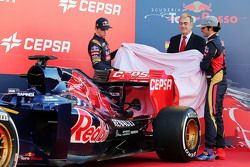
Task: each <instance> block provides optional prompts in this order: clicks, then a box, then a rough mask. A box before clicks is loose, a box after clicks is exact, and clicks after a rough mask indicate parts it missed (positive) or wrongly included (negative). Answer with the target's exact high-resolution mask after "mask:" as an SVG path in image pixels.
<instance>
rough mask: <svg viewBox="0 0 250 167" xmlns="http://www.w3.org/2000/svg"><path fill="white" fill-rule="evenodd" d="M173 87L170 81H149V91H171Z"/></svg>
mask: <svg viewBox="0 0 250 167" xmlns="http://www.w3.org/2000/svg"><path fill="white" fill-rule="evenodd" d="M172 85H173V80H172V79H166V78H162V79H151V80H150V90H171V89H172Z"/></svg>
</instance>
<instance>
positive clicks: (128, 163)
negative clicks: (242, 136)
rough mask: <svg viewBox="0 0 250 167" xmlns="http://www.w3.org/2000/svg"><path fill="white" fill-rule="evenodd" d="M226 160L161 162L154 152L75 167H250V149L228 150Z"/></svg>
mask: <svg viewBox="0 0 250 167" xmlns="http://www.w3.org/2000/svg"><path fill="white" fill-rule="evenodd" d="M226 153H227V157H226V160H214V161H209V162H200V161H191V162H189V163H170V162H162V161H160V160H159V159H158V157H157V155H156V154H155V153H154V152H150V153H141V154H137V155H134V156H131V157H125V158H119V159H113V160H108V161H102V162H94V163H89V164H87V165H77V167H86V166H89V167H90V166H91V167H166V166H167V167H184V166H185V167H195V166H197V167H236V166H237V167H250V149H245V148H230V149H229V148H228V149H226Z"/></svg>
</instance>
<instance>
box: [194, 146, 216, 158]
mask: <svg viewBox="0 0 250 167" xmlns="http://www.w3.org/2000/svg"><path fill="white" fill-rule="evenodd" d="M195 159H196V160H197V161H213V160H215V154H214V151H213V149H211V148H206V149H205V151H204V152H203V153H201V154H200V155H198V156H197V157H195Z"/></svg>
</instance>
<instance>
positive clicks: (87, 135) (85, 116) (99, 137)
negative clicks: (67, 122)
mask: <svg viewBox="0 0 250 167" xmlns="http://www.w3.org/2000/svg"><path fill="white" fill-rule="evenodd" d="M75 109H76V110H77V112H78V115H79V117H78V120H77V122H76V124H75V125H74V126H73V127H72V128H71V139H70V142H71V143H88V142H89V143H100V142H104V141H105V140H106V139H107V137H108V135H109V128H108V126H107V125H106V124H105V122H104V121H103V120H101V119H100V118H98V119H96V120H97V122H95V123H96V124H98V123H99V126H96V125H94V124H93V118H92V116H91V115H90V114H89V113H88V112H87V111H85V110H83V109H80V108H75Z"/></svg>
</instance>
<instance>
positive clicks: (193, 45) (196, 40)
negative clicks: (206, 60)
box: [167, 13, 206, 53]
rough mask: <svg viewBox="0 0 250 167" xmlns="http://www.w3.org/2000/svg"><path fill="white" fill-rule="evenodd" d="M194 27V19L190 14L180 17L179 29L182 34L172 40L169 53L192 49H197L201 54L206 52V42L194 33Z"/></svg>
mask: <svg viewBox="0 0 250 167" xmlns="http://www.w3.org/2000/svg"><path fill="white" fill-rule="evenodd" d="M193 25H194V24H193V18H192V16H191V15H190V14H188V13H183V14H182V15H181V16H180V19H179V29H180V31H181V34H179V35H176V36H174V37H172V38H171V39H170V44H169V47H168V50H167V52H168V53H177V52H182V51H186V50H191V49H197V50H199V51H200V52H201V53H203V52H204V47H205V45H206V41H205V39H204V38H202V37H200V36H198V35H196V34H194V33H193V32H192V28H193Z"/></svg>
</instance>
